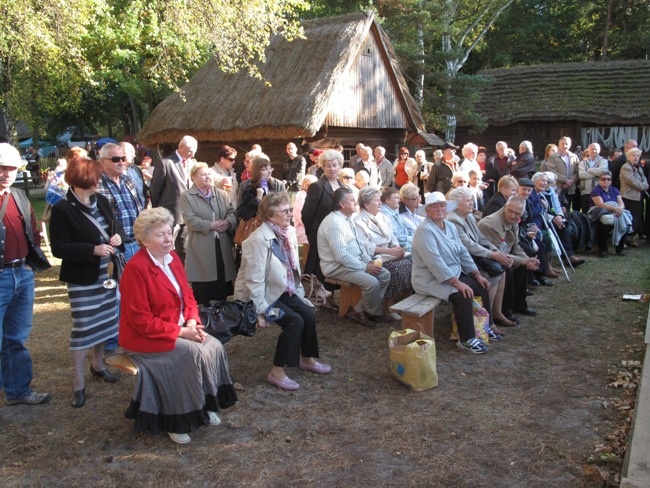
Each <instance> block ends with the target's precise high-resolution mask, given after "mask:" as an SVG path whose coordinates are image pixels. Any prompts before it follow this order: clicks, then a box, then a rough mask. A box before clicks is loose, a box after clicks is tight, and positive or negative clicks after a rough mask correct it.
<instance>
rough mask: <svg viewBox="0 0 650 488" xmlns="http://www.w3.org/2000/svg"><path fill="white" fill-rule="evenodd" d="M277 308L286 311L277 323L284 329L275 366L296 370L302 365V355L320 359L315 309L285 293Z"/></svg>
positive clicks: (279, 341)
mask: <svg viewBox="0 0 650 488" xmlns="http://www.w3.org/2000/svg"><path fill="white" fill-rule="evenodd" d="M275 307H276V308H279V309H281V310H283V311H284V317H282V318H281V319H279V320H277V321H276V322H275V323H276V324H277V325H279V326H280V327H281V328H282V333H281V334H280V336H279V337H278V342H277V345H276V347H275V357H274V358H273V365H274V366H277V367H279V368H284V367H289V368H295V367H297V366H298V365H299V364H300V355H301V354H302V356H303V357H306V358H317V357H318V337H317V335H316V312H315V309H314V307H310V306H309V305H307V304H306V303H304V302H303V301H302V300H301V299H300V297H298V296H297V295H291V296H290V295H289V294H288V293H286V292H285V293H283V294H282V296H281V297H280V298H279V299H278V301H277V302H275Z"/></svg>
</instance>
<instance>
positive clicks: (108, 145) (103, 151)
mask: <svg viewBox="0 0 650 488" xmlns="http://www.w3.org/2000/svg"><path fill="white" fill-rule="evenodd" d="M115 149H119V150H120V151H122V152H124V149H123V148H122V146H120V145H119V144H114V143H112V142H107V143H106V144H104V145H103V146H102V148H101V149H100V150H99V159H104V158H105V157H107V156H108V153H110V152H111V151H113V150H115Z"/></svg>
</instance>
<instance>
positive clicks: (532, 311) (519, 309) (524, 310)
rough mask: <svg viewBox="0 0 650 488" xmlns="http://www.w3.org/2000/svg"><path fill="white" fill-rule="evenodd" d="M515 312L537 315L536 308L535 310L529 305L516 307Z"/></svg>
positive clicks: (530, 315) (531, 315)
mask: <svg viewBox="0 0 650 488" xmlns="http://www.w3.org/2000/svg"><path fill="white" fill-rule="evenodd" d="M515 312H516V313H520V314H521V315H528V316H529V317H534V316H535V315H537V310H535V309H534V308H530V307H527V308H518V309H516V310H515Z"/></svg>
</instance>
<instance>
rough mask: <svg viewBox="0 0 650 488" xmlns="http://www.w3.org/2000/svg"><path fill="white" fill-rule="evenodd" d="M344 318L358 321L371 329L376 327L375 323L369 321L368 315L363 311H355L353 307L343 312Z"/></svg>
mask: <svg viewBox="0 0 650 488" xmlns="http://www.w3.org/2000/svg"><path fill="white" fill-rule="evenodd" d="M345 318H346V319H351V320H354V321H355V322H358V323H359V324H361V325H363V326H364V327H368V328H371V329H374V328H375V327H377V324H373V323H372V322H370V320H369V319H368V316H367V315H366V314H365V313H363V312H357V311H356V310H355V309H353V308H351V309H350V310H348V313H346V314H345Z"/></svg>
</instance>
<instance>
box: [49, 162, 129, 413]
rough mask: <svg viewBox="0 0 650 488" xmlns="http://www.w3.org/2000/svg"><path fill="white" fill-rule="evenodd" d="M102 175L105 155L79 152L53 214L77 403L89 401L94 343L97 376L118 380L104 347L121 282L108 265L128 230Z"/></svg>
mask: <svg viewBox="0 0 650 488" xmlns="http://www.w3.org/2000/svg"><path fill="white" fill-rule="evenodd" d="M101 176H102V165H101V163H100V162H99V161H95V160H92V159H88V158H87V157H86V156H85V155H76V156H73V157H72V158H71V159H70V160H69V162H68V168H67V169H66V173H65V179H66V182H67V183H68V184H69V185H70V188H68V193H67V195H66V198H65V199H63V200H60V201H59V202H58V203H57V204H56V205H54V207H52V217H51V220H50V239H51V243H52V254H53V255H54V256H56V257H57V258H61V259H62V261H61V273H60V276H59V279H60V280H61V281H64V282H66V283H67V287H68V296H69V298H70V309H71V313H72V331H71V333H70V351H71V352H72V366H73V370H74V389H73V392H74V393H73V395H72V406H73V407H74V408H80V407H83V406H84V404H85V403H86V381H85V378H84V370H85V363H86V354H87V351H88V349H92V351H93V354H92V359H91V362H90V372H91V373H92V376H93V377H96V378H101V379H103V380H104V381H105V382H107V383H115V382H116V381H117V380H118V377H117V376H115V375H114V374H112V373H110V372H109V371H108V370H107V369H106V366H105V365H104V357H103V353H104V343H105V342H106V341H107V340H108V339H112V338H114V337H115V336H116V335H117V330H118V329H117V328H118V309H117V283H116V282H115V280H113V279H112V276H109V272H108V266H109V263H110V262H111V256H112V255H113V254H115V253H116V252H117V250H118V248H119V249H120V250H121V251H124V245H123V243H122V242H123V239H125V235H124V232H123V230H122V226H121V225H120V222H119V220H117V219H116V218H115V217H114V216H113V211H112V209H111V205H110V203H109V202H108V200H107V199H106V198H105V197H104V196H102V195H100V194H98V193H97V186H98V185H99V180H100V178H101Z"/></svg>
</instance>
